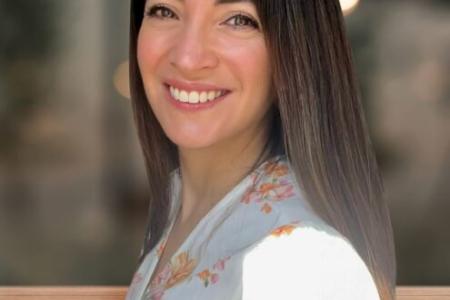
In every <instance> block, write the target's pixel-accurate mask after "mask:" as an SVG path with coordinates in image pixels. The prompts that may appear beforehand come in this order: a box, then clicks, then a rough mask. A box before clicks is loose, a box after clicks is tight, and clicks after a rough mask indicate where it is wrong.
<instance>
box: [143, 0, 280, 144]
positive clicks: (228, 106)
mask: <svg viewBox="0 0 450 300" xmlns="http://www.w3.org/2000/svg"><path fill="white" fill-rule="evenodd" d="M227 2H228V3H227ZM137 59H138V64H139V68H140V71H141V75H142V79H143V83H144V88H145V92H146V94H147V98H148V99H149V103H150V106H151V108H152V110H153V112H154V113H155V115H156V117H157V119H158V121H159V123H160V124H161V126H162V128H163V130H164V132H165V133H166V135H167V136H168V137H169V139H170V140H171V141H172V142H174V143H175V144H177V145H178V146H179V147H184V148H203V147H209V146H212V145H215V144H217V143H219V142H224V141H227V142H231V143H233V142H234V141H236V140H237V138H238V137H239V136H243V135H245V134H247V133H249V132H256V131H255V130H259V128H260V127H261V128H263V126H264V124H265V123H264V122H261V121H262V120H263V117H264V116H265V114H266V112H267V111H268V109H269V108H270V105H271V101H272V100H271V99H269V95H268V94H269V89H270V78H271V72H270V65H269V58H268V52H267V48H266V45H265V40H264V36H263V33H262V31H261V25H260V21H259V19H258V16H257V13H256V8H255V7H254V4H252V3H251V2H250V1H230V0H147V2H146V5H145V12H144V19H143V22H142V26H141V28H140V31H139V36H138V48H137Z"/></svg>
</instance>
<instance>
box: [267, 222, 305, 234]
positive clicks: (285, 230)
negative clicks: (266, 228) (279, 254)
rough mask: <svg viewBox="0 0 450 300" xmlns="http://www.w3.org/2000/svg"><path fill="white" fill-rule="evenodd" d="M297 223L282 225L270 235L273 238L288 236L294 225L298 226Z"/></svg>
mask: <svg viewBox="0 0 450 300" xmlns="http://www.w3.org/2000/svg"><path fill="white" fill-rule="evenodd" d="M298 223H299V221H295V222H292V223H291V224H286V225H282V226H280V227H277V228H275V229H274V230H272V232H271V233H270V234H271V235H273V236H276V237H280V236H282V235H283V234H286V235H289V234H291V233H292V231H293V230H294V229H295V228H296V227H297V226H296V225H295V224H298Z"/></svg>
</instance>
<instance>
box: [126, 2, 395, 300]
mask: <svg viewBox="0 0 450 300" xmlns="http://www.w3.org/2000/svg"><path fill="white" fill-rule="evenodd" d="M252 2H253V3H254V4H255V6H256V9H257V12H258V15H259V18H260V20H261V24H262V27H263V28H262V29H263V32H264V35H265V38H266V44H267V47H268V49H269V53H270V55H271V61H272V64H273V90H274V99H273V100H274V102H273V103H274V104H273V106H272V108H271V110H270V113H271V116H272V118H271V120H272V121H271V125H272V126H271V130H270V134H269V139H268V141H267V143H266V145H265V148H264V151H263V153H262V154H261V156H260V159H259V160H258V162H257V164H258V163H260V162H262V161H264V159H265V158H267V157H270V156H271V155H274V154H276V153H285V154H286V156H287V158H288V160H289V162H290V163H291V165H292V167H293V171H294V173H295V176H296V179H297V181H298V184H299V186H300V187H301V189H302V190H303V191H304V192H305V195H306V198H307V199H308V201H309V202H310V204H311V206H312V207H313V209H314V210H315V212H316V213H317V214H318V215H319V216H320V217H321V218H322V219H324V220H325V221H326V222H327V223H328V224H329V225H331V226H333V227H334V228H336V229H337V230H338V231H339V232H340V233H341V234H342V235H343V236H345V237H346V238H348V240H349V241H350V242H351V243H352V245H353V246H354V247H355V249H356V250H357V252H358V253H359V255H360V256H361V258H362V259H363V260H364V261H365V263H366V265H367V266H368V268H369V270H370V272H371V273H372V276H373V277H374V279H375V282H376V285H377V288H378V292H379V295H380V297H381V299H383V300H387V299H395V285H396V259H395V249H394V239H393V231H392V226H391V220H390V217H389V210H388V207H387V203H386V200H385V197H384V188H383V182H382V179H381V176H380V172H379V170H378V165H377V161H376V157H375V155H374V152H373V147H372V144H371V140H370V137H369V132H368V129H367V125H366V121H365V117H364V113H363V111H362V105H361V102H360V93H359V89H358V84H357V80H356V76H355V73H354V68H353V62H352V54H351V49H350V47H349V45H348V40H347V37H346V33H345V27H344V20H343V15H342V10H341V7H340V4H339V1H338V0H314V1H311V0H253V1H252ZM144 6H145V0H131V24H130V54H129V56H130V57H129V59H130V88H131V95H132V103H133V111H134V118H135V121H136V126H137V130H138V135H139V139H140V142H141V146H142V150H143V154H144V158H145V163H146V169H147V176H148V179H149V183H150V191H151V195H150V199H149V202H150V204H149V216H148V225H147V229H146V235H145V240H144V245H143V248H142V252H141V256H140V259H139V260H140V261H142V259H143V258H144V257H145V255H146V254H147V253H148V252H149V251H151V249H152V248H153V247H154V246H155V245H156V244H157V242H158V241H159V239H160V238H161V236H162V234H163V230H164V229H165V227H166V226H167V225H168V215H169V207H170V190H169V188H168V187H169V179H170V172H171V171H173V170H174V169H175V168H177V167H178V166H179V161H178V152H177V147H176V145H175V144H173V143H172V142H171V141H170V140H169V139H168V138H167V136H166V135H165V133H164V132H163V129H162V128H161V126H160V124H159V122H158V121H157V119H156V117H155V115H154V114H153V112H152V110H151V108H150V105H149V103H148V100H147V98H146V95H145V91H144V87H143V83H142V78H141V75H140V71H139V68H138V63H137V56H136V49H137V36H138V32H139V29H140V26H141V23H142V18H143V15H144V14H143V11H144ZM257 164H255V166H256V165H257Z"/></svg>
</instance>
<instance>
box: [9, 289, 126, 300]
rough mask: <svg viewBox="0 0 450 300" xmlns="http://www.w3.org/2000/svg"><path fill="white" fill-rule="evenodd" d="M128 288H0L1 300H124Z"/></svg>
mask: <svg viewBox="0 0 450 300" xmlns="http://www.w3.org/2000/svg"><path fill="white" fill-rule="evenodd" d="M126 291H127V287H107V286H67V287H64V286H62V287H59V286H58V287H52V286H49V287H38V286H36V287H30V286H26V287H21V286H17V287H0V300H44V299H49V300H52V299H53V300H57V299H58V300H94V299H95V300H119V299H120V300H123V299H124V297H125V294H126Z"/></svg>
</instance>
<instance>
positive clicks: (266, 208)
mask: <svg viewBox="0 0 450 300" xmlns="http://www.w3.org/2000/svg"><path fill="white" fill-rule="evenodd" d="M261 211H262V212H263V213H266V214H268V213H270V212H271V211H272V206H270V204H268V203H264V204H263V206H262V207H261Z"/></svg>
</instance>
